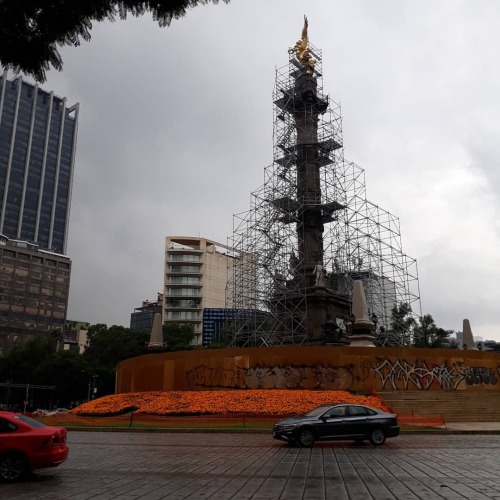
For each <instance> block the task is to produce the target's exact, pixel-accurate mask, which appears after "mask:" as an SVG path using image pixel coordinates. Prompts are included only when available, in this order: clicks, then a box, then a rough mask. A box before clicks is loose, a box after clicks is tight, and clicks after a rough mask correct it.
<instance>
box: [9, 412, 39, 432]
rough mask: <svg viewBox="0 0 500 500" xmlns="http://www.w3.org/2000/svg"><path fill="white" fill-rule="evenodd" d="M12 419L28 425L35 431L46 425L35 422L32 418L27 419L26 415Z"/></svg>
mask: <svg viewBox="0 0 500 500" xmlns="http://www.w3.org/2000/svg"><path fill="white" fill-rule="evenodd" d="M14 418H15V419H17V420H20V421H21V422H24V423H25V424H28V425H29V426H30V427H33V428H35V429H40V428H41V427H46V425H45V424H44V423H43V422H40V420H35V419H34V418H31V417H27V416H26V415H16V416H15V417H14Z"/></svg>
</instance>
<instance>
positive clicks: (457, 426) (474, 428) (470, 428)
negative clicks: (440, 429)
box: [444, 422, 500, 434]
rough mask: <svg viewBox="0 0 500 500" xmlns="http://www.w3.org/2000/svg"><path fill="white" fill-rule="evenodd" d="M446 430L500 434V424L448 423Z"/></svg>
mask: <svg viewBox="0 0 500 500" xmlns="http://www.w3.org/2000/svg"><path fill="white" fill-rule="evenodd" d="M444 429H445V430H449V431H460V432H464V433H469V432H470V433H481V432H485V431H486V432H498V433H499V434H500V422H448V423H446V424H445V426H444Z"/></svg>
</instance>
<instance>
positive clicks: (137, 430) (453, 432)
mask: <svg viewBox="0 0 500 500" xmlns="http://www.w3.org/2000/svg"><path fill="white" fill-rule="evenodd" d="M66 430H67V431H71V432H129V433H146V434H147V433H165V434H170V433H171V434H174V433H179V434H269V435H271V430H270V429H210V428H207V429H190V428H186V429H183V428H179V429H177V428H176V429H173V428H168V427H165V428H151V429H141V428H134V427H70V426H66ZM423 434H425V435H429V434H431V435H432V434H435V435H467V434H471V435H472V434H483V435H485V434H486V435H488V434H489V435H495V434H497V435H500V429H428V430H426V429H418V430H411V429H402V430H401V432H400V436H404V435H406V436H411V435H423Z"/></svg>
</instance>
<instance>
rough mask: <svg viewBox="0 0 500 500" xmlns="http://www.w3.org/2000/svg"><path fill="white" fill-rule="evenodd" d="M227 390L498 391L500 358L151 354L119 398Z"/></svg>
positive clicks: (471, 354)
mask: <svg viewBox="0 0 500 500" xmlns="http://www.w3.org/2000/svg"><path fill="white" fill-rule="evenodd" d="M219 389H226V390H231V389H291V390H294V389H309V390H311V389H312V390H314V389H316V390H346V391H352V392H359V393H369V392H371V391H372V390H374V391H382V390H385V391H387V390H394V391H399V390H411V391H464V390H469V391H470V390H488V391H498V390H500V354H498V353H494V352H481V351H462V350H450V349H414V348H373V347H372V348H369V347H326V346H323V347H269V348H268V347H266V348H247V349H208V350H197V351H186V352H175V353H162V354H149V355H145V356H139V357H136V358H131V359H128V360H125V361H122V362H121V363H120V364H119V365H118V367H117V373H116V392H117V393H124V392H142V391H173V390H179V391H180V390H219Z"/></svg>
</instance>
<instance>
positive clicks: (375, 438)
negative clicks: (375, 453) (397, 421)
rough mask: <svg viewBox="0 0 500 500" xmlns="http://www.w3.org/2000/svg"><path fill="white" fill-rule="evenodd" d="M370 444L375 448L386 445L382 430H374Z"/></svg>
mask: <svg viewBox="0 0 500 500" xmlns="http://www.w3.org/2000/svg"><path fill="white" fill-rule="evenodd" d="M370 443H371V444H372V445H373V446H382V445H383V444H384V443H385V432H384V431H383V430H382V429H380V428H377V429H373V431H372V433H371V434H370Z"/></svg>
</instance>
